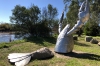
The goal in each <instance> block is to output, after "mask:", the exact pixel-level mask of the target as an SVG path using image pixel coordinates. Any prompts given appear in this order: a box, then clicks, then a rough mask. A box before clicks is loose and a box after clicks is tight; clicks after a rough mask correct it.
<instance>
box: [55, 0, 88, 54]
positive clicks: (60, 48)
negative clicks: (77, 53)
mask: <svg viewBox="0 0 100 66" xmlns="http://www.w3.org/2000/svg"><path fill="white" fill-rule="evenodd" d="M63 15H64V12H63V13H62V16H61V19H60V22H59V36H58V38H57V42H56V46H55V52H58V53H68V52H72V50H73V47H74V43H73V36H72V35H73V33H74V32H76V31H78V29H79V28H81V27H82V26H83V25H84V23H85V22H86V21H87V20H88V19H89V2H88V0H86V1H84V2H83V3H82V5H81V7H80V9H79V13H78V18H79V20H78V21H77V24H75V26H74V27H73V28H72V29H71V30H69V28H70V25H69V24H68V25H66V26H65V28H64V29H63V30H62V31H61V29H62V28H61V27H62V19H63Z"/></svg>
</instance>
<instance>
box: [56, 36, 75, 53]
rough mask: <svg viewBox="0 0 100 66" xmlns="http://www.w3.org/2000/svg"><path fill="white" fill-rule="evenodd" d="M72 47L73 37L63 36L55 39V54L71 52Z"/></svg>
mask: <svg viewBox="0 0 100 66" xmlns="http://www.w3.org/2000/svg"><path fill="white" fill-rule="evenodd" d="M73 47H74V41H73V36H72V35H70V36H64V37H61V38H58V39H57V43H56V46H55V50H54V51H55V52H57V53H69V52H72V50H73Z"/></svg>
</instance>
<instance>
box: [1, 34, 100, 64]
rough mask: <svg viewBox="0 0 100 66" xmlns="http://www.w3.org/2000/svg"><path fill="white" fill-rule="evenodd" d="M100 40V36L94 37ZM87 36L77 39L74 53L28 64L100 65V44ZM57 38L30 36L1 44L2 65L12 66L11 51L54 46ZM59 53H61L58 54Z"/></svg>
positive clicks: (33, 49)
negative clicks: (8, 57)
mask: <svg viewBox="0 0 100 66" xmlns="http://www.w3.org/2000/svg"><path fill="white" fill-rule="evenodd" d="M94 38H95V39H97V40H100V37H94ZM84 39H85V36H84V35H83V36H81V37H79V38H78V41H75V45H74V50H73V52H72V53H68V54H62V55H60V57H57V56H56V55H55V56H54V57H53V58H51V59H45V60H37V59H35V60H32V61H31V62H30V63H29V64H28V65H27V66H100V46H98V45H97V44H91V43H90V42H85V40H84ZM55 43H56V38H53V37H51V38H36V37H34V38H32V37H30V38H28V39H27V40H18V41H14V42H10V43H1V44H0V66H12V65H11V64H10V63H9V62H8V59H7V56H8V54H9V53H15V52H17V53H20V52H23V53H27V52H33V51H35V50H37V49H39V48H42V47H48V48H54V46H55ZM58 55H59V54H58Z"/></svg>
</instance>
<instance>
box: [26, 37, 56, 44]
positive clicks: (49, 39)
mask: <svg viewBox="0 0 100 66" xmlns="http://www.w3.org/2000/svg"><path fill="white" fill-rule="evenodd" d="M25 39H26V41H27V42H34V43H36V44H39V45H44V42H49V43H51V44H55V43H56V38H55V37H28V38H25Z"/></svg>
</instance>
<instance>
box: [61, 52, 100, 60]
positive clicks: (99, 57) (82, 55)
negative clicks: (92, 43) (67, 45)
mask: <svg viewBox="0 0 100 66" xmlns="http://www.w3.org/2000/svg"><path fill="white" fill-rule="evenodd" d="M63 55H65V56H69V57H75V58H81V59H89V60H96V61H100V55H96V54H89V53H77V52H70V53H67V54H63Z"/></svg>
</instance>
